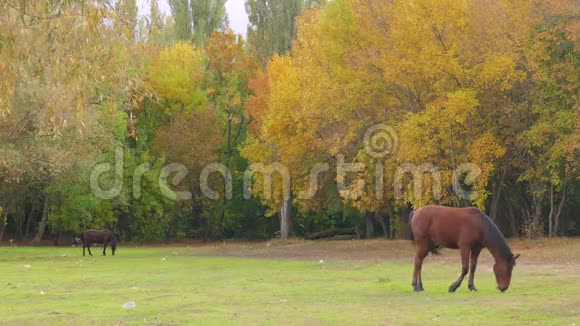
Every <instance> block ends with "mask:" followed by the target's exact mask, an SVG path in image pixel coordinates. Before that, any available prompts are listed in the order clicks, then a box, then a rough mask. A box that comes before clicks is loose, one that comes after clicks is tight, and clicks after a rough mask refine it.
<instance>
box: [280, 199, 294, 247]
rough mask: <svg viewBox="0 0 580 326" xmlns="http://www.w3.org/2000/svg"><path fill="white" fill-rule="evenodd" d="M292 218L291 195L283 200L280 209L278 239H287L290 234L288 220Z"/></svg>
mask: <svg viewBox="0 0 580 326" xmlns="http://www.w3.org/2000/svg"><path fill="white" fill-rule="evenodd" d="M291 216H292V193H290V195H289V196H288V198H286V199H284V202H283V203H282V206H281V207H280V239H288V235H289V234H290V222H291V221H290V219H291Z"/></svg>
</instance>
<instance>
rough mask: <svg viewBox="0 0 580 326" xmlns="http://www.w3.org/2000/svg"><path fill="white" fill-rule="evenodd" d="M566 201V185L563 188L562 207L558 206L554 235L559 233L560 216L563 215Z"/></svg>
mask: <svg viewBox="0 0 580 326" xmlns="http://www.w3.org/2000/svg"><path fill="white" fill-rule="evenodd" d="M564 201H566V183H564V186H563V187H562V199H561V200H560V205H558V211H557V212H556V216H555V217H554V235H557V233H558V227H559V226H560V216H561V214H562V207H564Z"/></svg>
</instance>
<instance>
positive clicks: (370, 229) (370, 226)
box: [365, 212, 375, 239]
mask: <svg viewBox="0 0 580 326" xmlns="http://www.w3.org/2000/svg"><path fill="white" fill-rule="evenodd" d="M372 214H373V213H370V212H369V213H366V215H365V221H366V225H367V239H370V238H372V237H373V236H374V235H375V224H374V221H373V215H372Z"/></svg>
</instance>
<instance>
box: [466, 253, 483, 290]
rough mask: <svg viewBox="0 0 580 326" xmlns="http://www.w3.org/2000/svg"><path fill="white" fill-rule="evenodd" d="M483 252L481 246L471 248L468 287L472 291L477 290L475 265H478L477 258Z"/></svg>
mask: <svg viewBox="0 0 580 326" xmlns="http://www.w3.org/2000/svg"><path fill="white" fill-rule="evenodd" d="M480 252H481V247H475V248H472V249H471V262H470V263H469V282H468V283H467V287H468V288H469V290H471V291H477V289H476V288H475V285H474V284H473V278H474V277H475V267H476V266H477V258H478V257H479V253H480Z"/></svg>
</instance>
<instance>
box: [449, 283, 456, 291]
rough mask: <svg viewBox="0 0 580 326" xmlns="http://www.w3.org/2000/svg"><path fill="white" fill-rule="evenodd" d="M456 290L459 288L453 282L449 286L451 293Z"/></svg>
mask: <svg viewBox="0 0 580 326" xmlns="http://www.w3.org/2000/svg"><path fill="white" fill-rule="evenodd" d="M455 290H457V286H455V284H451V286H450V287H449V293H453V292H455Z"/></svg>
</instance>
